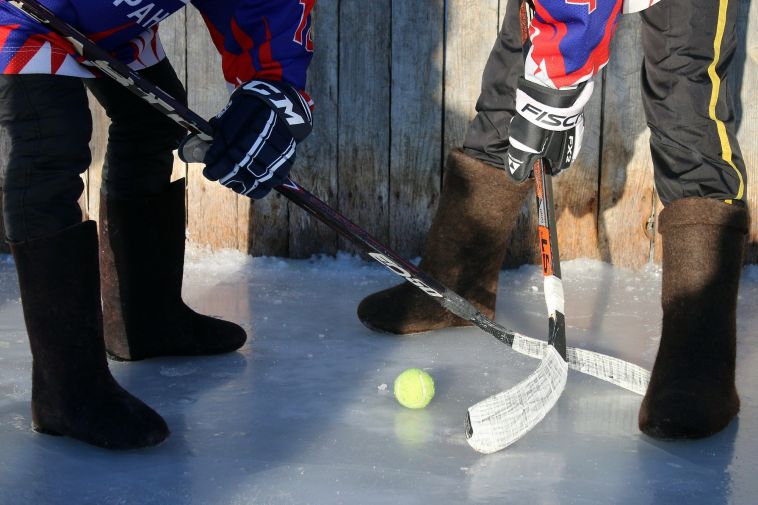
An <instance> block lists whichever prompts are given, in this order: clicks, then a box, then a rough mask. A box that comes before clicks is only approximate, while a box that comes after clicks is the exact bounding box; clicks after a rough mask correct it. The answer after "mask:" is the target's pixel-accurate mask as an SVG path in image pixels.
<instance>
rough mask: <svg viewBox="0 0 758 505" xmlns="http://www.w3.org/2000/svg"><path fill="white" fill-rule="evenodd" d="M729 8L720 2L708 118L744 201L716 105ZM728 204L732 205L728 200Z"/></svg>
mask: <svg viewBox="0 0 758 505" xmlns="http://www.w3.org/2000/svg"><path fill="white" fill-rule="evenodd" d="M728 7H729V0H719V17H718V21H717V25H716V37H715V38H714V39H713V61H712V62H711V64H710V66H709V67H708V75H709V76H710V78H711V83H712V84H713V88H712V90H711V102H710V104H709V105H708V116H709V117H710V118H711V120H713V122H714V123H716V131H718V135H719V141H720V142H721V158H722V159H723V160H724V161H725V162H727V163H728V164H729V166H730V167H732V168H733V169H734V172H735V173H736V174H737V178H738V179H739V181H740V187H739V190H738V191H737V195H736V197H735V199H737V200H742V199H743V198H744V196H745V181H744V179H743V177H742V174H741V173H740V171H739V169H738V168H737V165H735V164H734V160H733V159H732V146H731V145H730V144H729V136H728V135H727V133H726V126H724V122H723V121H721V120H720V119H719V118H718V116H716V104H717V103H718V99H719V91H720V90H721V78H720V77H719V75H718V73H717V72H716V66H717V65H718V63H719V58H720V57H721V42H722V40H723V38H724V28H725V26H726V12H727V9H728ZM727 203H731V201H730V200H727Z"/></svg>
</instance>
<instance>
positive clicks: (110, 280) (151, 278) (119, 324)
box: [89, 60, 246, 360]
mask: <svg viewBox="0 0 758 505" xmlns="http://www.w3.org/2000/svg"><path fill="white" fill-rule="evenodd" d="M140 73H141V74H142V75H143V76H145V77H146V78H148V79H150V80H151V81H152V82H153V83H155V84H157V85H158V86H160V87H161V89H163V90H165V91H167V92H169V93H171V94H172V95H174V96H175V97H177V98H179V99H182V100H186V97H185V92H184V89H183V87H182V85H181V82H179V80H178V78H177V77H176V74H175V73H174V70H173V68H171V65H170V64H169V63H168V60H164V61H163V62H161V63H159V64H158V65H155V66H153V67H150V68H148V69H146V70H143V71H141V72H140ZM89 87H90V90H91V91H92V92H93V94H94V95H95V96H96V97H97V99H98V100H99V101H100V103H101V104H103V106H104V107H105V109H106V112H107V113H108V116H109V117H110V118H111V121H112V123H111V127H110V130H109V139H108V150H107V153H106V167H105V184H104V188H105V191H104V193H105V194H104V198H102V197H101V204H100V224H101V227H100V231H101V242H102V248H101V270H102V285H103V310H104V317H105V343H106V347H107V348H108V352H109V353H110V354H111V356H113V357H115V358H117V359H123V360H139V359H144V358H150V357H155V356H166V355H197V354H215V353H222V352H230V351H233V350H235V349H238V348H239V347H240V346H242V344H243V343H244V342H245V339H246V336H245V332H244V330H242V328H240V327H239V326H237V325H235V324H232V323H228V322H225V321H221V320H219V319H214V318H210V317H207V316H202V315H200V314H197V313H195V312H194V311H192V310H191V309H190V308H189V307H187V306H186V305H185V304H184V302H183V301H182V298H181V291H182V276H183V272H184V241H185V231H184V228H185V209H184V181H183V180H181V181H176V182H174V183H173V184H170V183H169V180H170V176H171V170H172V166H173V154H172V152H171V151H172V150H173V149H174V148H176V146H177V145H178V143H179V141H180V140H181V138H182V136H183V135H184V133H185V131H184V129H183V128H181V127H179V126H177V125H176V124H175V123H174V122H173V121H171V120H169V119H167V118H166V117H165V116H163V115H162V114H160V113H159V112H157V111H155V110H154V109H153V108H152V107H150V106H148V105H147V104H145V103H144V102H143V101H142V100H141V99H139V98H137V97H136V96H134V95H132V94H131V93H129V92H128V91H127V90H126V89H124V88H123V87H122V86H120V85H118V84H117V83H115V82H112V81H110V80H105V79H103V80H101V81H97V82H93V83H89Z"/></svg>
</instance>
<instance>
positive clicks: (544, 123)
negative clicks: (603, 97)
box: [508, 77, 593, 182]
mask: <svg viewBox="0 0 758 505" xmlns="http://www.w3.org/2000/svg"><path fill="white" fill-rule="evenodd" d="M592 87H593V85H592V81H587V82H584V83H581V84H580V85H579V86H577V87H576V88H575V89H565V90H560V89H553V88H548V87H545V86H541V85H539V84H535V83H533V82H530V81H527V80H526V79H524V78H523V77H522V78H521V79H520V80H519V84H518V88H517V90H516V115H515V116H513V119H511V124H510V129H509V135H510V138H509V144H510V145H509V146H508V172H509V173H510V174H511V177H513V179H515V180H516V181H517V182H522V181H524V180H526V179H527V178H529V177H530V176H531V175H532V170H533V168H534V163H535V161H537V160H538V159H540V158H544V161H545V163H544V166H545V170H546V171H547V172H548V173H550V174H551V175H557V174H558V173H559V172H561V171H562V170H565V169H567V168H568V167H569V165H571V162H572V161H574V160H575V159H576V157H577V156H578V155H579V149H580V147H581V145H582V135H583V134H584V112H583V110H584V106H585V105H586V104H587V102H588V101H589V99H590V96H592Z"/></svg>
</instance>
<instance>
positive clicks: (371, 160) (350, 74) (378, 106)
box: [338, 0, 392, 252]
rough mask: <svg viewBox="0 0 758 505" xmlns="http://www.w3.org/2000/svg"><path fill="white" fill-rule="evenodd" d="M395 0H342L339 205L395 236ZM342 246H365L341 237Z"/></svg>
mask: <svg viewBox="0 0 758 505" xmlns="http://www.w3.org/2000/svg"><path fill="white" fill-rule="evenodd" d="M391 6H392V3H391V2H390V0H376V1H373V2H365V1H362V0H342V1H341V2H340V6H339V9H340V22H339V37H340V40H339V53H340V63H339V82H340V85H339V93H338V96H339V188H340V192H339V199H338V201H339V208H340V210H341V211H342V212H343V213H344V214H345V215H346V216H347V217H348V218H350V219H351V220H353V221H354V222H356V223H357V224H358V225H359V226H361V227H363V228H364V229H366V230H367V231H368V232H369V233H371V234H372V235H374V236H375V237H376V238H377V239H379V240H380V241H382V242H388V238H389V213H388V209H387V199H388V190H389V187H388V170H389V119H390V92H389V90H390V72H391V68H390V30H391V27H390V16H389V15H388V13H390V12H391ZM339 248H340V249H342V250H346V251H351V252H356V251H360V249H359V248H356V247H355V246H353V244H351V243H349V242H347V241H345V240H343V239H340V242H339Z"/></svg>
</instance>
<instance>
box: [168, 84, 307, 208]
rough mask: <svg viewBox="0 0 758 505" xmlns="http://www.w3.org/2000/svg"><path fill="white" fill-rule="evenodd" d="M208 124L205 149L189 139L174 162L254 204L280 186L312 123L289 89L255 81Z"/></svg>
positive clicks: (303, 104) (300, 100) (299, 99)
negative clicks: (195, 167) (199, 168)
mask: <svg viewBox="0 0 758 505" xmlns="http://www.w3.org/2000/svg"><path fill="white" fill-rule="evenodd" d="M210 124H211V126H213V142H212V143H211V144H210V147H208V145H207V144H206V143H204V142H202V141H200V140H199V139H198V138H197V137H196V136H194V135H189V136H188V137H186V138H185V139H184V140H183V141H182V143H181V145H180V146H179V157H180V158H181V159H182V160H183V161H187V162H202V163H205V169H204V170H203V175H204V176H205V177H206V178H208V179H210V180H211V181H219V183H221V184H223V185H224V186H227V187H229V188H231V189H232V190H234V191H236V192H237V193H239V194H241V195H246V196H249V197H251V198H256V199H259V198H263V197H264V196H266V195H267V194H268V193H269V192H270V191H271V190H272V189H273V188H274V187H276V186H278V185H280V184H282V183H284V182H286V180H287V177H288V176H289V171H290V168H291V167H292V164H293V163H294V161H295V149H296V147H297V143H298V142H300V141H301V140H303V139H304V138H305V137H307V136H308V134H309V133H310V132H311V128H312V127H313V118H312V116H311V110H310V107H309V106H308V104H307V103H306V101H305V98H304V97H303V96H302V95H301V94H300V93H299V92H298V91H297V90H296V89H295V88H293V87H292V86H290V85H288V84H286V83H283V82H275V81H260V80H256V81H250V82H248V83H246V84H244V85H242V86H240V87H239V88H237V89H236V90H235V91H234V93H232V96H231V97H230V99H229V103H227V105H226V107H224V109H223V110H222V111H221V112H220V113H219V114H218V115H217V116H216V117H215V118H213V119H211V120H210Z"/></svg>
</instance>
